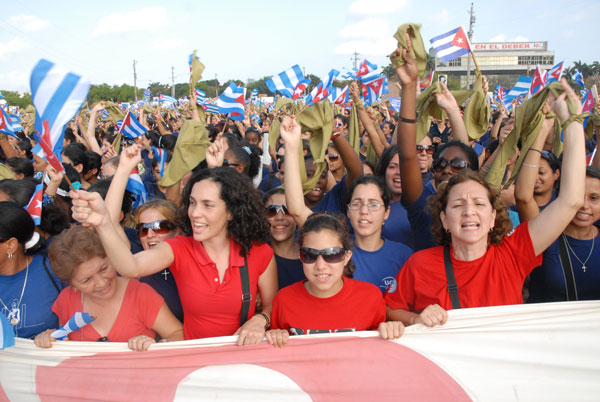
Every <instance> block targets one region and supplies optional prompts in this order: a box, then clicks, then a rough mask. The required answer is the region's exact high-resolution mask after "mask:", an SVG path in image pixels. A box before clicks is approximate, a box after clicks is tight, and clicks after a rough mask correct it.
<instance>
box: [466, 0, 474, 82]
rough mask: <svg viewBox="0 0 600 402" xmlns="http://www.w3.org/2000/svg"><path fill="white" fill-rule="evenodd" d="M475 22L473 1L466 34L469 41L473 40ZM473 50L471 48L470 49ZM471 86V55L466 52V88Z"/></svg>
mask: <svg viewBox="0 0 600 402" xmlns="http://www.w3.org/2000/svg"><path fill="white" fill-rule="evenodd" d="M474 23H475V15H474V14H473V3H471V11H470V13H469V31H468V32H467V36H468V37H469V42H471V43H472V42H473V24H474ZM471 51H473V49H471ZM469 88H471V57H470V56H469V55H468V54H467V89H469Z"/></svg>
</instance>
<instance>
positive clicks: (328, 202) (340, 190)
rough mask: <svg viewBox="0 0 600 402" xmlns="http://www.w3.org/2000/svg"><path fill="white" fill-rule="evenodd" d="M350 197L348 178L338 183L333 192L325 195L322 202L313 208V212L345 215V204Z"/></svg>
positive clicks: (330, 191) (343, 178)
mask: <svg viewBox="0 0 600 402" xmlns="http://www.w3.org/2000/svg"><path fill="white" fill-rule="evenodd" d="M347 197H348V187H347V186H346V176H344V177H342V180H340V181H338V182H337V184H336V185H335V186H333V188H332V189H331V190H329V191H328V192H326V193H325V195H324V196H323V198H321V201H319V202H318V204H317V205H315V206H314V207H312V208H311V210H312V211H313V212H328V213H334V214H343V213H345V211H346V208H345V203H346V202H347Z"/></svg>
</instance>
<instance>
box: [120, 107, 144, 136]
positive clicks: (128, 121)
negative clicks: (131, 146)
mask: <svg viewBox="0 0 600 402" xmlns="http://www.w3.org/2000/svg"><path fill="white" fill-rule="evenodd" d="M118 127H119V130H118V131H120V132H121V133H123V134H124V135H125V136H126V137H129V138H137V137H139V136H140V135H143V134H146V133H147V132H148V130H147V129H146V128H145V127H144V126H142V124H141V123H140V122H139V121H138V119H136V118H135V115H134V114H133V113H131V112H127V114H126V115H125V118H124V119H123V122H122V123H121V124H120V125H119V126H118Z"/></svg>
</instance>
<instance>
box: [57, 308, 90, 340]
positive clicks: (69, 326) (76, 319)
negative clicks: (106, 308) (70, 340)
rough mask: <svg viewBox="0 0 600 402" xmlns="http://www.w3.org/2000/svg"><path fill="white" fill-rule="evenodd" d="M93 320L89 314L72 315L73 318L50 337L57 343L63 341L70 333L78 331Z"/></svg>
mask: <svg viewBox="0 0 600 402" xmlns="http://www.w3.org/2000/svg"><path fill="white" fill-rule="evenodd" d="M94 320H95V318H94V317H93V316H92V315H90V314H89V313H80V312H77V313H75V314H73V317H71V318H70V319H69V321H67V323H66V324H65V325H63V326H62V327H60V328H59V329H57V330H56V331H54V332H52V333H51V334H50V336H51V337H53V338H54V339H57V340H59V341H62V340H65V339H66V338H67V335H69V334H70V333H71V332H74V331H79V330H80V329H81V328H83V327H85V326H86V325H88V324H89V323H90V322H92V321H94Z"/></svg>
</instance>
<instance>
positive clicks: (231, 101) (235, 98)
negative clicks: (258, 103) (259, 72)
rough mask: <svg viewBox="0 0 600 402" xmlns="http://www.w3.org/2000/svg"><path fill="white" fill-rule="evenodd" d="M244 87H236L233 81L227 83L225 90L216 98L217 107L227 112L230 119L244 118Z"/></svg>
mask: <svg viewBox="0 0 600 402" xmlns="http://www.w3.org/2000/svg"><path fill="white" fill-rule="evenodd" d="M245 97H246V88H241V87H240V88H238V86H237V85H235V83H234V82H232V83H231V84H229V86H228V87H227V88H225V91H223V93H222V94H221V96H219V98H218V99H217V107H218V108H219V111H220V112H221V113H223V114H229V117H230V118H231V120H236V121H242V120H244V105H245V104H246V102H245V101H244V99H245Z"/></svg>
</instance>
